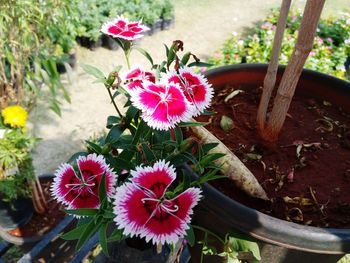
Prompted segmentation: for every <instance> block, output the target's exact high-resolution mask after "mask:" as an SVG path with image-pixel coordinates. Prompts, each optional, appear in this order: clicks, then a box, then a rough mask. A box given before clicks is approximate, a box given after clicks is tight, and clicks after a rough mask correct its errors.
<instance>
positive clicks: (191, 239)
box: [185, 225, 196, 247]
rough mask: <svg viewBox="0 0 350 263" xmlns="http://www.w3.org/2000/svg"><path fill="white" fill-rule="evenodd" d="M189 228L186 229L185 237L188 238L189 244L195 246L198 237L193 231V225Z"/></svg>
mask: <svg viewBox="0 0 350 263" xmlns="http://www.w3.org/2000/svg"><path fill="white" fill-rule="evenodd" d="M189 227H190V228H189V229H187V231H186V236H185V239H186V240H187V242H188V244H189V245H190V246H191V247H193V246H194V243H195V241H196V237H195V235H194V231H193V228H192V226H191V225H189Z"/></svg>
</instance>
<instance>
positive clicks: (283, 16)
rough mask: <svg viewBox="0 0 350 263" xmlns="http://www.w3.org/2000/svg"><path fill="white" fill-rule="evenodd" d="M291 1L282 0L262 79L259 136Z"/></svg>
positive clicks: (275, 72) (262, 127) (262, 130)
mask: <svg viewBox="0 0 350 263" xmlns="http://www.w3.org/2000/svg"><path fill="white" fill-rule="evenodd" d="M291 2H292V1H291V0H283V2H282V5H281V10H280V15H279V18H278V22H277V28H276V33H275V37H274V40H273V47H272V53H271V58H270V63H269V67H268V69H267V74H266V76H265V79H264V88H263V93H262V95H261V99H260V104H259V108H258V112H257V118H256V120H257V126H258V132H259V134H260V135H261V136H263V133H264V128H265V124H266V120H267V117H266V114H267V108H268V106H269V101H270V98H271V94H272V91H273V89H274V87H275V83H276V75H277V70H278V59H279V55H280V51H281V46H282V40H283V34H284V30H285V28H286V22H287V17H288V12H289V9H290V4H291Z"/></svg>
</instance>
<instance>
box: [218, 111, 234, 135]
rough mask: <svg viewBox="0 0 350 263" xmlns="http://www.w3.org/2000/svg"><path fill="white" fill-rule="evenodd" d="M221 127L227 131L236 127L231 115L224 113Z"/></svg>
mask: <svg viewBox="0 0 350 263" xmlns="http://www.w3.org/2000/svg"><path fill="white" fill-rule="evenodd" d="M220 127H221V129H223V130H224V132H226V133H227V132H229V131H231V130H232V129H233V128H234V124H233V120H232V119H231V118H230V117H228V116H226V115H223V116H222V117H221V120H220Z"/></svg>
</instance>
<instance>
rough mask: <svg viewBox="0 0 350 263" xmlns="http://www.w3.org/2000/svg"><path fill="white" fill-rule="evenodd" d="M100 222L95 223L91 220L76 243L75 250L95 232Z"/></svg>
mask: <svg viewBox="0 0 350 263" xmlns="http://www.w3.org/2000/svg"><path fill="white" fill-rule="evenodd" d="M100 224H101V221H99V222H95V220H91V221H90V223H89V224H88V225H87V226H86V228H85V229H84V231H83V232H82V234H81V236H80V238H79V240H78V243H77V245H76V250H79V249H80V248H81V247H82V246H83V245H84V243H85V242H86V241H87V240H88V239H89V238H90V237H91V236H92V235H93V234H94V233H95V232H96V231H97V229H98V227H99V226H100Z"/></svg>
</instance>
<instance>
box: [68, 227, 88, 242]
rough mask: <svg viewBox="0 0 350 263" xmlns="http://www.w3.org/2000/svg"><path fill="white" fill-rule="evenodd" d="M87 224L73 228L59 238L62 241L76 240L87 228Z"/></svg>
mask: <svg viewBox="0 0 350 263" xmlns="http://www.w3.org/2000/svg"><path fill="white" fill-rule="evenodd" d="M87 225H88V223H86V224H82V225H79V226H77V227H76V228H74V229H73V230H71V231H69V232H67V233H65V234H64V235H62V236H61V238H62V239H64V240H75V239H78V238H79V237H80V236H81V233H82V232H84V230H85V228H86V227H87Z"/></svg>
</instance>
